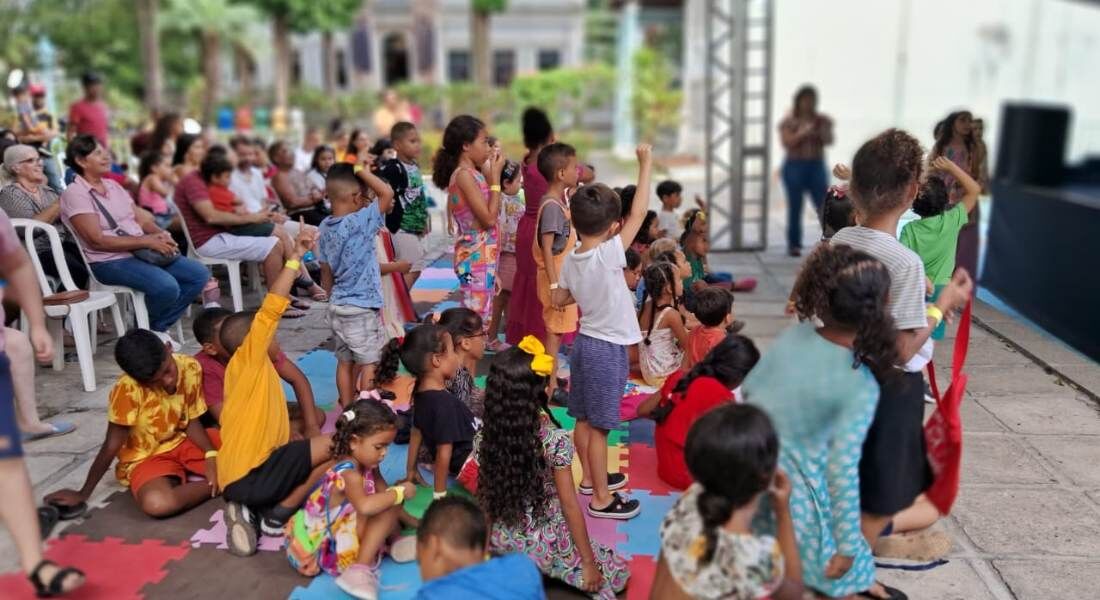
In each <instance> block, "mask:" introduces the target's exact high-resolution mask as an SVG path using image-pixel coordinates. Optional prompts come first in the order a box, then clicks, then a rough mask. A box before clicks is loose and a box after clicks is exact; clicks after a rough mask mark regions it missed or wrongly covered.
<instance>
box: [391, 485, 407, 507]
mask: <svg viewBox="0 0 1100 600" xmlns="http://www.w3.org/2000/svg"><path fill="white" fill-rule="evenodd" d="M390 489H391V490H393V493H395V494H397V497H396V498H394V499H393V505H394V506H397V505H398V504H401V503H402V502H404V501H405V488H404V487H403V486H400V485H395V486H393V487H392V488H390Z"/></svg>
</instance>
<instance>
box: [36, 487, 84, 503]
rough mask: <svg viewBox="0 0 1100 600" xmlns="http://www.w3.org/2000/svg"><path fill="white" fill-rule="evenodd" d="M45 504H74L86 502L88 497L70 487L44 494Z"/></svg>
mask: <svg viewBox="0 0 1100 600" xmlns="http://www.w3.org/2000/svg"><path fill="white" fill-rule="evenodd" d="M43 500H44V501H45V502H46V504H56V505H58V506H76V505H77V504H80V503H81V502H86V501H87V500H88V498H86V497H85V496H84V494H82V493H80V492H78V491H76V490H70V489H63V490H57V491H56V492H53V493H51V494H46V497H45V498H43Z"/></svg>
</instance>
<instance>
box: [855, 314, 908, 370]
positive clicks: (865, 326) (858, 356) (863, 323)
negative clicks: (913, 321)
mask: <svg viewBox="0 0 1100 600" xmlns="http://www.w3.org/2000/svg"><path fill="white" fill-rule="evenodd" d="M852 351H853V352H854V353H855V363H856V364H855V365H853V366H859V364H860V363H862V364H865V365H867V368H869V369H871V372H872V373H874V375H875V379H877V380H878V382H879V383H883V382H884V381H886V380H887V379H889V378H890V377H891V376H893V375H894V374H895V372H896V370H895V369H894V367H895V366H896V365H898V364H899V363H900V362H901V359H900V357H899V356H898V347H897V343H896V326H895V324H894V319H893V317H891V316H890V313H889V312H887V309H886V306H885V304H884V303H877V302H875V301H874V300H872V299H868V300H867V301H865V303H864V306H863V317H862V318H861V319H860V320H859V327H858V328H857V329H856V337H855V340H854V341H853V342H852Z"/></svg>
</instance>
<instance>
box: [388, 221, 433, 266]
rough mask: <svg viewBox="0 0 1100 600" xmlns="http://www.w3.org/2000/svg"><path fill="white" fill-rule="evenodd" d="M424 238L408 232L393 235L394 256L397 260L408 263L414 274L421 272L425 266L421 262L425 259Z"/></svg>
mask: <svg viewBox="0 0 1100 600" xmlns="http://www.w3.org/2000/svg"><path fill="white" fill-rule="evenodd" d="M425 252H426V249H425V248H424V236H423V235H417V234H415V233H409V232H407V231H398V232H397V233H395V234H393V254H394V256H395V257H396V258H397V260H404V261H408V262H409V264H411V265H412V267H413V268H412V270H413V271H414V272H417V271H420V270H421V269H422V268H423V266H422V265H421V264H420V261H421V260H423V259H424V253H425Z"/></svg>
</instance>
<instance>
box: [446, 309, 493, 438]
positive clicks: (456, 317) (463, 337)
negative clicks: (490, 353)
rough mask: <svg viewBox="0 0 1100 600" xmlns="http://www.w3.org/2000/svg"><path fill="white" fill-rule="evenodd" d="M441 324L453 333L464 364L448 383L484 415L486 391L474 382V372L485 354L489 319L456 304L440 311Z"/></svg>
mask: <svg viewBox="0 0 1100 600" xmlns="http://www.w3.org/2000/svg"><path fill="white" fill-rule="evenodd" d="M439 325H440V326H441V327H446V328H447V332H448V333H450V334H451V343H452V344H454V348H455V353H456V354H458V359H459V365H460V366H459V367H458V370H457V371H455V376H454V377H452V378H451V381H450V383H448V384H447V390H448V391H450V392H451V393H452V394H454V395H455V396H456V397H457V398H458V399H459V400H461V401H462V403H463V404H465V405H466V407H467V408H469V409H470V412H472V413H474V416H475V417H477V418H478V419H480V418H482V417H483V416H484V415H485V399H484V392H482V390H480V389H478V387H477V386H476V385H475V384H474V375H473V374H474V373H475V372H476V371H477V361H479V360H481V359H482V357H484V356H485V341H486V336H485V322H484V321H482V320H481V315H479V314H477V313H476V312H474V311H472V310H470V309H468V308H466V307H464V306H456V307H455V308H448V309H447V310H445V311H443V313H442V314H440V315H439Z"/></svg>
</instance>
